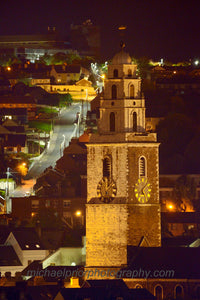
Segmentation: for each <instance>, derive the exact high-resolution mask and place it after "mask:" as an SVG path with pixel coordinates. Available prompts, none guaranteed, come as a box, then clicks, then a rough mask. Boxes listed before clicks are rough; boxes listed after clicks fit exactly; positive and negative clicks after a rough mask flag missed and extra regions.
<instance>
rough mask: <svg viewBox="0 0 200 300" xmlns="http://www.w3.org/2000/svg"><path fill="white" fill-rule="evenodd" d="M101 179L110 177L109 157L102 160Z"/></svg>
mask: <svg viewBox="0 0 200 300" xmlns="http://www.w3.org/2000/svg"><path fill="white" fill-rule="evenodd" d="M103 177H106V178H110V177H111V157H110V156H106V157H105V158H104V160H103Z"/></svg>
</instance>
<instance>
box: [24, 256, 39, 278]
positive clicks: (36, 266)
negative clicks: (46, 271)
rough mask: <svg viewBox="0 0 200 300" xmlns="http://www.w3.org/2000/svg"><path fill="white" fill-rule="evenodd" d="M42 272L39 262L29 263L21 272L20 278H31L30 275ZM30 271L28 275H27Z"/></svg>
mask: <svg viewBox="0 0 200 300" xmlns="http://www.w3.org/2000/svg"><path fill="white" fill-rule="evenodd" d="M41 270H42V263H41V261H40V260H34V261H33V262H32V263H30V264H29V265H28V266H27V267H26V268H25V269H24V270H23V271H22V272H21V275H22V276H31V274H34V272H37V271H38V272H39V271H41ZM29 271H30V273H29Z"/></svg>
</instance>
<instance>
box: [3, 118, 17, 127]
mask: <svg viewBox="0 0 200 300" xmlns="http://www.w3.org/2000/svg"><path fill="white" fill-rule="evenodd" d="M2 125H3V126H7V127H10V126H11V127H13V126H19V125H18V124H17V123H16V122H14V121H13V120H10V119H6V120H5V121H4V122H3V124H2Z"/></svg>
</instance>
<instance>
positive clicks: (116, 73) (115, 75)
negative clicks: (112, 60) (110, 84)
mask: <svg viewBox="0 0 200 300" xmlns="http://www.w3.org/2000/svg"><path fill="white" fill-rule="evenodd" d="M113 77H114V78H118V70H117V69H114V71H113Z"/></svg>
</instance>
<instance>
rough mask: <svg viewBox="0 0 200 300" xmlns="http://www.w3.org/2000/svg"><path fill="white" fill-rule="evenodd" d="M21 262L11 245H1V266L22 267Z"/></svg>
mask: <svg viewBox="0 0 200 300" xmlns="http://www.w3.org/2000/svg"><path fill="white" fill-rule="evenodd" d="M21 265H22V264H21V262H20V260H19V258H18V256H17V254H16V252H15V250H14V249H13V247H12V246H10V245H0V266H21Z"/></svg>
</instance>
